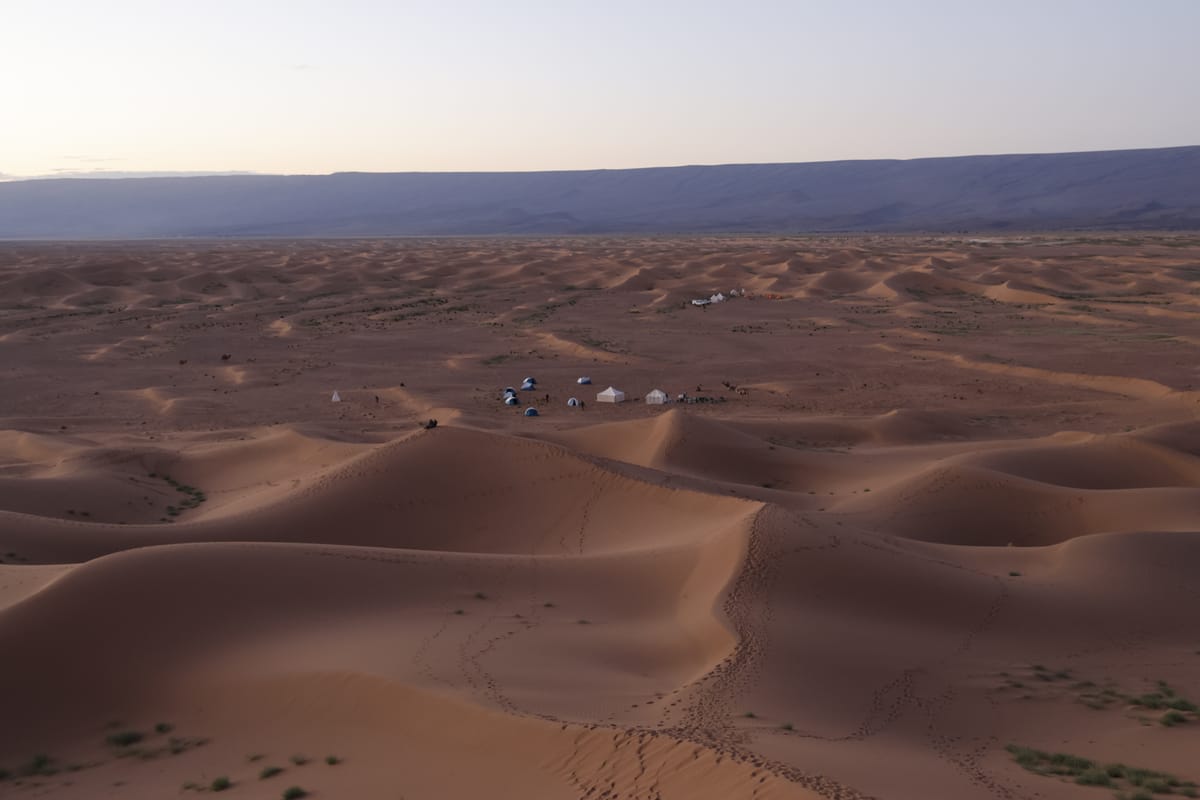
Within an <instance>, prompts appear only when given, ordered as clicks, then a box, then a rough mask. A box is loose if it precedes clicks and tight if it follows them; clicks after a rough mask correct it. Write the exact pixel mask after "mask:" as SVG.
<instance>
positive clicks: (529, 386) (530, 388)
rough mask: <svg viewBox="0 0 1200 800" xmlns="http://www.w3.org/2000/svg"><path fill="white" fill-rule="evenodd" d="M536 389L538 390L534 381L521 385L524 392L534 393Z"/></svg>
mask: <svg viewBox="0 0 1200 800" xmlns="http://www.w3.org/2000/svg"><path fill="white" fill-rule="evenodd" d="M536 388H537V384H536V383H534V382H532V381H525V382H524V383H522V384H521V391H522V392H532V391H533V390H534V389H536Z"/></svg>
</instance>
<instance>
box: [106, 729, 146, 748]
mask: <svg viewBox="0 0 1200 800" xmlns="http://www.w3.org/2000/svg"><path fill="white" fill-rule="evenodd" d="M145 738H146V736H145V734H143V733H142V732H141V731H121V732H119V733H114V734H110V735H109V737H108V738H107V739H105V741H106V742H108V743H109V744H110V745H112V746H113V747H131V746H133V745H135V744H137V743H138V742H140V741H141V740H142V739H145Z"/></svg>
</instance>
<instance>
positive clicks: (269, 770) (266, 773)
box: [258, 767, 283, 781]
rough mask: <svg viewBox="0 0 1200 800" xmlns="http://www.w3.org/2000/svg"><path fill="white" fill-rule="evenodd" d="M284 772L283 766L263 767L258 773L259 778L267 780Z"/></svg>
mask: <svg viewBox="0 0 1200 800" xmlns="http://www.w3.org/2000/svg"><path fill="white" fill-rule="evenodd" d="M281 772H283V767H263V768H262V771H261V772H259V773H258V779H259V780H260V781H265V780H266V779H267V778H274V777H275V776H276V775H278V774H279V773H281Z"/></svg>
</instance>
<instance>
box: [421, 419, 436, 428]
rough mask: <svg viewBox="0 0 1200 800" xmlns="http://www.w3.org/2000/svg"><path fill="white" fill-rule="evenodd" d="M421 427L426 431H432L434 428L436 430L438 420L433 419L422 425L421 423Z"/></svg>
mask: <svg viewBox="0 0 1200 800" xmlns="http://www.w3.org/2000/svg"><path fill="white" fill-rule="evenodd" d="M421 427H422V428H424V429H425V430H427V431H428V430H432V429H433V428H436V427H437V420H436V419H431V420H429V421H428V422H422V423H421Z"/></svg>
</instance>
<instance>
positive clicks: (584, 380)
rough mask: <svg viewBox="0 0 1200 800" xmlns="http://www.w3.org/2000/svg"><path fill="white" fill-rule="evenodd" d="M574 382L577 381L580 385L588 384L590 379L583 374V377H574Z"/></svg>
mask: <svg viewBox="0 0 1200 800" xmlns="http://www.w3.org/2000/svg"><path fill="white" fill-rule="evenodd" d="M575 382H576V383H578V384H579V385H580V386H590V385H591V384H592V379H591V378H589V377H588V376H587V375H584V376H583V377H581V378H578V379H576V381H575Z"/></svg>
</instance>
